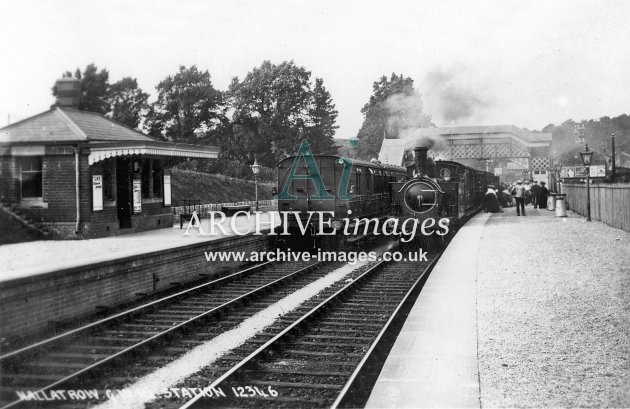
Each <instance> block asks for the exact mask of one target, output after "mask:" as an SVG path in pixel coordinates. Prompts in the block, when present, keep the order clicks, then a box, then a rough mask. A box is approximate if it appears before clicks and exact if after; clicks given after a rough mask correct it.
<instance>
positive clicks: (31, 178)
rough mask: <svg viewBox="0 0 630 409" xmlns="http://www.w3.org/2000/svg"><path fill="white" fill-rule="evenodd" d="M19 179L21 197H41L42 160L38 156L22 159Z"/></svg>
mask: <svg viewBox="0 0 630 409" xmlns="http://www.w3.org/2000/svg"><path fill="white" fill-rule="evenodd" d="M20 179H21V181H22V197H24V198H31V197H42V158H41V157H40V156H26V157H23V158H22V163H21V169H20Z"/></svg>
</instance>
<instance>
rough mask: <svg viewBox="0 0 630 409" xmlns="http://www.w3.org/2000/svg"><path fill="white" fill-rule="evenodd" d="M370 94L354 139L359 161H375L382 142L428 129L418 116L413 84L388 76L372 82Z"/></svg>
mask: <svg viewBox="0 0 630 409" xmlns="http://www.w3.org/2000/svg"><path fill="white" fill-rule="evenodd" d="M372 88H373V94H372V96H371V97H370V100H369V101H368V103H366V104H365V105H364V106H363V108H362V109H361V113H362V114H363V117H364V119H363V124H362V125H361V129H360V130H359V133H358V135H357V138H358V141H359V142H358V149H357V154H358V156H359V157H361V158H363V159H365V160H370V159H372V158H376V157H378V153H379V150H380V148H381V144H382V142H383V139H384V138H399V137H402V136H404V134H405V133H406V132H411V131H412V130H414V129H417V128H423V127H428V126H432V123H431V118H430V117H429V116H427V115H424V114H423V112H422V98H421V95H420V94H419V93H418V92H417V91H416V90H415V89H414V87H413V80H412V79H411V78H409V77H407V78H405V76H404V75H402V74H401V75H396V74H395V73H392V75H391V77H390V78H389V79H388V78H387V77H386V76H382V77H381V79H380V80H378V81H376V82H374V84H373V86H372Z"/></svg>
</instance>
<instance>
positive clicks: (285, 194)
mask: <svg viewBox="0 0 630 409" xmlns="http://www.w3.org/2000/svg"><path fill="white" fill-rule="evenodd" d="M301 158H304V162H305V163H306V167H307V169H308V173H309V174H308V175H296V174H295V171H296V170H297V167H298V164H299V163H300V159H301ZM294 179H296V180H308V179H311V180H312V181H313V184H314V185H315V189H317V194H316V195H313V196H311V199H315V200H334V199H335V196H333V195H331V194H330V193H328V192H327V191H326V187H325V186H324V181H323V180H322V176H321V175H320V173H319V169H318V168H317V163H316V162H315V158H313V153H312V152H311V148H310V147H309V146H308V141H307V140H306V139H302V143H301V144H300V148H299V149H298V152H297V154H296V155H295V160H294V161H293V165H292V166H291V170H290V171H289V176H288V177H287V181H286V182H285V184H284V186H283V188H282V192H280V194H279V195H278V196H276V199H278V200H295V199H297V197H296V196H293V195H291V194H289V188H290V186H291V182H292V181H293V180H294Z"/></svg>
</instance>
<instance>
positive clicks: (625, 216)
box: [562, 183, 630, 231]
mask: <svg viewBox="0 0 630 409" xmlns="http://www.w3.org/2000/svg"><path fill="white" fill-rule="evenodd" d="M562 193H566V195H567V198H566V202H567V206H568V208H569V209H570V210H573V211H574V212H576V213H579V214H581V215H583V216H586V184H584V183H580V184H563V185H562ZM590 193H591V218H592V219H594V220H599V221H602V222H604V223H606V224H608V225H610V226H613V227H617V228H619V229H623V230H625V231H630V183H617V184H596V185H591V187H590Z"/></svg>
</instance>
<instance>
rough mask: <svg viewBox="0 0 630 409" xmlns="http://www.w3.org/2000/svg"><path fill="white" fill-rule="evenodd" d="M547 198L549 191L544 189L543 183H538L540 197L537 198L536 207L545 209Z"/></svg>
mask: <svg viewBox="0 0 630 409" xmlns="http://www.w3.org/2000/svg"><path fill="white" fill-rule="evenodd" d="M548 197H549V190H547V188H546V187H545V182H540V195H539V196H538V207H539V208H541V209H546V208H547V198H548Z"/></svg>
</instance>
